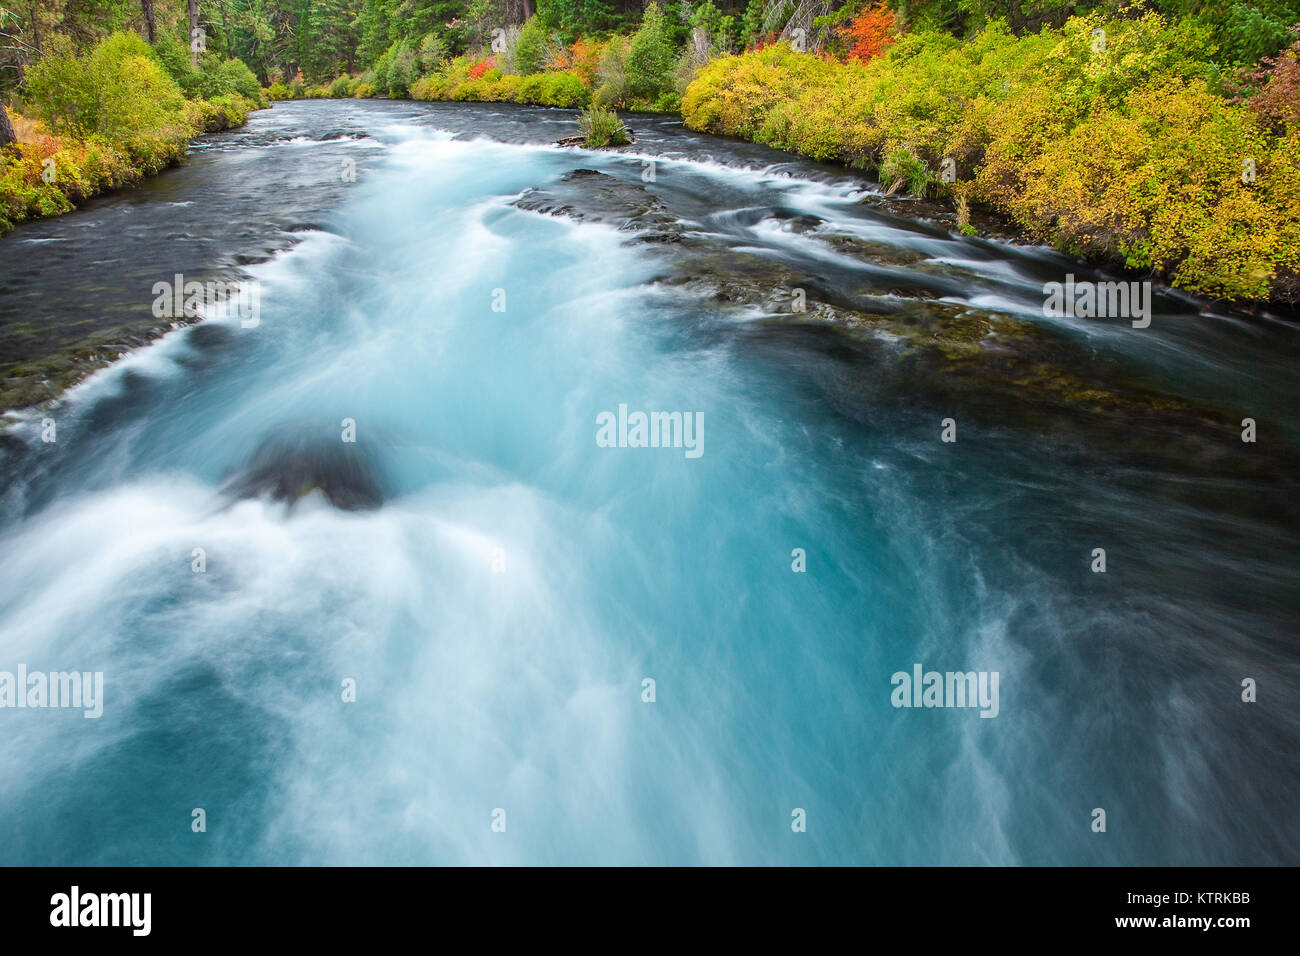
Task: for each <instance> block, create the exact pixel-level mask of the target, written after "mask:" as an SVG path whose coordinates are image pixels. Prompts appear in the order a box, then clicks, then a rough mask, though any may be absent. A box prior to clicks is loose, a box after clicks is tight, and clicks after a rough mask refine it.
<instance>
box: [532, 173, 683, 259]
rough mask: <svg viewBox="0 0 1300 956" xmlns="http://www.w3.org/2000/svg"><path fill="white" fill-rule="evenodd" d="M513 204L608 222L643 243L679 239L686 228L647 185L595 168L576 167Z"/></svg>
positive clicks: (537, 210)
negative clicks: (634, 234) (634, 235)
mask: <svg viewBox="0 0 1300 956" xmlns="http://www.w3.org/2000/svg"><path fill="white" fill-rule="evenodd" d="M513 205H514V206H517V207H518V208H520V209H526V210H528V211H529V212H540V213H544V214H546V215H551V216H567V217H569V218H571V219H580V220H582V221H584V222H603V223H609V224H611V225H614V226H617V227H618V228H619V229H622V230H624V231H628V232H637V233H639V234H640V235H639V236H638V239H640V241H642V242H677V241H678V240H680V238H681V234H682V232H683V231H684V227H683V226H682V224H681V223H680V222H678V220H677V216H675V215H674V214H673V213H672V212H671V211H670V210H669V209H668V207H667V206H666V205H665V204H664V202H663V200H661V199H660V198H659V197H658V196H655V195H654V194H652V193H651V192H650V191H649V190H647V189H646V188H645V186H643V185H641V184H640V183H635V182H627V181H625V180H622V179H616V178H615V177H613V176H609V175H607V174H605V173H602V172H599V171H597V170H595V169H575V170H573V171H572V172H569V173H566V174H565V175H564V177H563V178H562V179H561V180H560V182H559V183H558V184H556V185H555V186H554V187H552V188H550V189H530V190H528V191H527V192H526V193H524V195H522V196H520V197H519V198H518V199H516V200H515V201H514V203H513Z"/></svg>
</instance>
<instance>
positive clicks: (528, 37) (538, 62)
mask: <svg viewBox="0 0 1300 956" xmlns="http://www.w3.org/2000/svg"><path fill="white" fill-rule="evenodd" d="M549 39H550V30H549V29H548V28H547V26H546V21H545V20H544V19H543V18H542V17H540V16H535V17H530V18H529V19H528V22H527V23H525V24H524V28H523V29H522V30H520V31H519V39H518V40H517V41H515V67H516V69H518V70H519V75H520V76H530V75H531V74H533V73H540V72H542V68H543V67H544V66H545V65H546V44H547V41H548V40H549Z"/></svg>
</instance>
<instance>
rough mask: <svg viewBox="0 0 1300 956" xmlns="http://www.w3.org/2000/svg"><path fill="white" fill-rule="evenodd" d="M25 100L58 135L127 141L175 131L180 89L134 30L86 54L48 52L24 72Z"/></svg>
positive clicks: (179, 115)
mask: <svg viewBox="0 0 1300 956" xmlns="http://www.w3.org/2000/svg"><path fill="white" fill-rule="evenodd" d="M24 91H25V98H26V100H27V103H28V105H29V107H30V108H32V109H33V110H34V111H35V112H36V114H37V115H38V116H40V117H41V118H42V119H43V120H45V122H46V123H48V124H49V126H50V128H51V129H52V130H54V131H55V132H56V133H59V132H68V133H72V134H74V135H77V136H80V137H82V138H87V137H90V136H102V137H104V138H105V139H107V140H109V141H112V142H126V141H128V140H131V139H134V138H137V137H142V136H162V135H169V134H174V132H175V130H176V128H177V126H178V123H179V122H180V120H181V118H182V106H183V102H184V97H183V96H182V94H181V90H180V88H179V87H178V86H177V85H176V83H175V82H174V81H173V80H172V78H171V77H170V76H168V75H167V72H166V71H165V70H164V69H163V68H162V67H161V66H160V65H159V63H158V61H157V60H156V59H154V56H153V52H152V50H151V49H150V48H149V45H148V44H147V43H145V42H144V41H143V40H141V39H140V38H139V37H138V36H136V35H135V34H133V33H118V34H114V35H113V36H111V37H109V38H108V39H106V40H103V41H102V42H100V43H99V44H98V45H97V46H96V47H95V48H94V50H92V51H91V52H90V53H89V54H88V55H86V56H81V57H79V56H75V55H72V54H65V55H61V56H60V55H55V56H47V57H45V58H44V59H41V60H39V61H37V63H35V64H34V65H33V66H32V67H31V69H29V70H28V72H27V77H26V82H25V85H24Z"/></svg>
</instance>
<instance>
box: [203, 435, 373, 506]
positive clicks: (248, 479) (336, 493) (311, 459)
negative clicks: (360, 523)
mask: <svg viewBox="0 0 1300 956" xmlns="http://www.w3.org/2000/svg"><path fill="white" fill-rule="evenodd" d="M320 432H321V430H320V429H318V428H315V427H311V428H309V429H308V428H304V429H299V430H295V431H293V432H289V431H287V430H286V431H282V432H279V433H277V434H275V435H272V436H271V437H269V438H267V439H266V440H265V441H263V442H262V444H261V446H260V447H259V448H258V449H257V451H256V452H255V453H254V454H253V456H252V458H251V459H250V460H249V462H248V464H247V465H245V466H244V467H243V468H242V469H240V470H239V472H238V473H237V474H235V475H233V476H232V477H231V478H229V479H228V480H227V482H226V484H225V487H224V489H223V491H224V493H225V494H226V495H228V496H229V497H230V498H232V499H239V498H260V497H269V498H271V499H272V500H273V501H283V502H286V503H287V504H289V505H293V504H294V503H295V502H297V501H298V500H300V499H301V498H303V497H305V496H306V495H308V494H310V493H311V492H313V491H319V492H320V493H321V494H322V495H323V496H324V498H325V500H326V501H328V502H329V503H330V504H331V505H333V506H334V507H335V508H339V509H342V510H344V511H367V510H372V509H375V508H378V507H380V506H381V505H382V504H383V503H384V495H383V491H382V489H381V487H380V483H379V480H378V479H377V477H376V474H375V469H374V467H373V465H372V464H371V462H370V461H369V460H368V459H367V457H366V455H365V453H364V452H362V451H361V450H360V448H359V446H358V445H356V444H355V443H349V442H343V441H341V440H339V439H338V438H337V437H336V438H334V439H333V440H330V439H328V438H319V437H317V436H318V435H319V434H320Z"/></svg>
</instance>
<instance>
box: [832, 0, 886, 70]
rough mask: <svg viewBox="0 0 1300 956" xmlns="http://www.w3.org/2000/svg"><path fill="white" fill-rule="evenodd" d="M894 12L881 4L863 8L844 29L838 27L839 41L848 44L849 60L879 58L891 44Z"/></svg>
mask: <svg viewBox="0 0 1300 956" xmlns="http://www.w3.org/2000/svg"><path fill="white" fill-rule="evenodd" d="M893 34H894V11H893V10H890V9H889V8H888V7H887V6H885V5H884V4H883V3H876V4H874V5H873V6H870V7H863V8H862V10H861V11H860V12H859V13H858V15H857V16H855V17H854V18H853V19H852V20H851V21H850V22H849V25H848V26H846V27H840V29H839V35H840V39H842V40H844V41H845V42H846V43H848V44H849V51H848V58H849V59H850V60H864V61H865V60H870V59H873V58H875V57H878V56H880V55H881V54H882V53H884V52H885V49H886V48H887V47H888V46H889V45H890V43H892V42H893Z"/></svg>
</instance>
